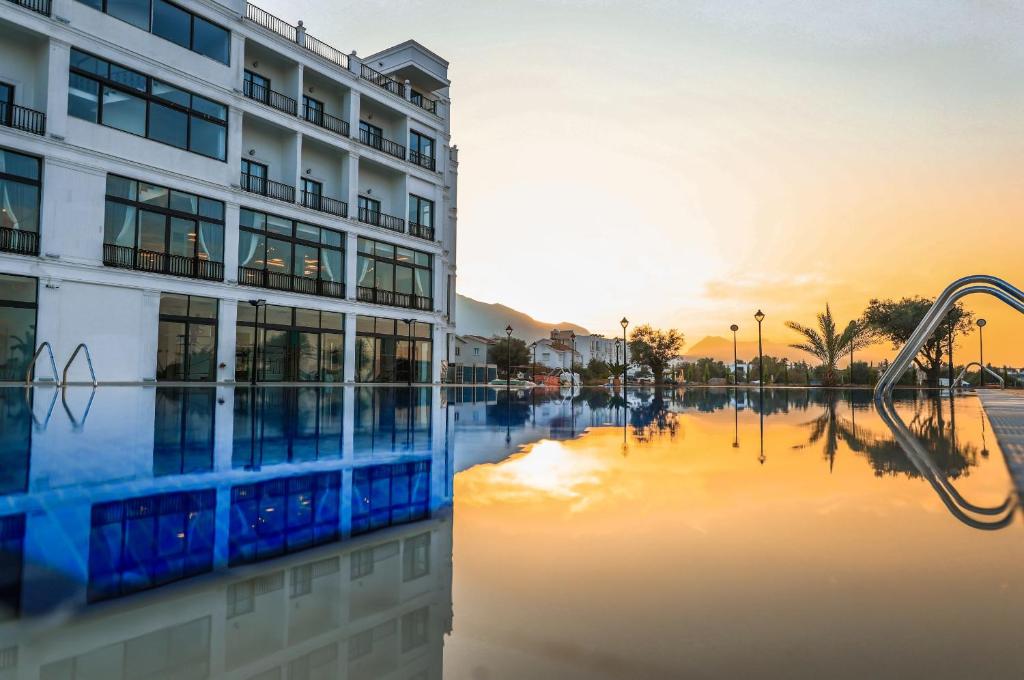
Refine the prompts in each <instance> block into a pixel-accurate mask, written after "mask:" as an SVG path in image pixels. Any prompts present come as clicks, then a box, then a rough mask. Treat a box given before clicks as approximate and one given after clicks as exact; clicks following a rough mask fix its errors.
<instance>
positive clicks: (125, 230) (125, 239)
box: [103, 201, 135, 248]
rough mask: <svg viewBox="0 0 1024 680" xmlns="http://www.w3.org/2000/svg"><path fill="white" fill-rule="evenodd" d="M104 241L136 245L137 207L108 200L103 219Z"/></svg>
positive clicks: (117, 244)
mask: <svg viewBox="0 0 1024 680" xmlns="http://www.w3.org/2000/svg"><path fill="white" fill-rule="evenodd" d="M103 242H104V243H109V244H111V245H115V246H122V247H125V248H132V247H134V246H135V208H134V207H132V206H130V205H125V204H123V203H115V202H113V201H107V208H106V214H105V216H104V220H103Z"/></svg>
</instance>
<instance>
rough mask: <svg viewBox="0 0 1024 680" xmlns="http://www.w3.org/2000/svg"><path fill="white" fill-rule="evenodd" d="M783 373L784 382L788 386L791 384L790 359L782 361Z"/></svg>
mask: <svg viewBox="0 0 1024 680" xmlns="http://www.w3.org/2000/svg"><path fill="white" fill-rule="evenodd" d="M782 371H783V373H784V374H785V377H784V378H783V380H785V381H786V384H787V385H788V384H789V359H783V360H782Z"/></svg>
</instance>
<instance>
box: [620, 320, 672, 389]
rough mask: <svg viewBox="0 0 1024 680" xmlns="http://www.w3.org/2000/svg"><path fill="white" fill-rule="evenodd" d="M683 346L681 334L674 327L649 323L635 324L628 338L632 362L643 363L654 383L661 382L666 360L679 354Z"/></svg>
mask: <svg viewBox="0 0 1024 680" xmlns="http://www.w3.org/2000/svg"><path fill="white" fill-rule="evenodd" d="M682 348H683V334H682V333H680V332H679V331H678V330H676V329H675V328H670V329H669V330H667V331H663V330H659V329H656V328H653V327H652V326H651V325H650V324H644V325H642V326H637V327H636V328H635V329H633V334H632V336H630V338H629V353H630V354H629V355H630V358H631V360H632V363H634V364H643V365H645V366H647V367H648V368H650V369H651V373H653V374H654V382H655V384H659V385H660V384H661V383H662V382H663V379H664V375H665V367H666V366H668V362H670V361H671V360H672V359H675V358H676V357H677V356H679V350H681V349H682Z"/></svg>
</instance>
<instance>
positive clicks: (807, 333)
mask: <svg viewBox="0 0 1024 680" xmlns="http://www.w3.org/2000/svg"><path fill="white" fill-rule="evenodd" d="M786 326H787V327H788V328H790V329H792V330H794V331H796V332H797V333H799V334H800V335H802V336H803V337H804V342H797V343H793V344H791V345H790V347H792V348H793V349H798V350H800V351H801V352H807V353H808V354H810V355H812V356H814V357H815V358H817V359H818V361H820V362H821V365H822V366H823V367H824V369H825V374H824V376H823V377H822V384H823V385H826V386H832V385H835V384H836V366H838V365H839V360H840V359H841V358H842V357H843V355H844V354H848V353H849V352H850V347H851V346H852V345H853V344H854V343H855V342H857V340H858V337H859V336H860V335H861V333H862V332H863V329H862V328H861V326H860V324H858V323H857V322H856V321H851V322H850V323H849V324H848V325H847V326H846V329H845V330H844V331H843V332H842V333H837V332H836V322H835V319H833V318H832V310H831V309H830V308H829V306H828V303H825V311H824V312H823V313H821V314H818V328H817V329H814V328H810V327H808V326H804V325H803V324H799V323H797V322H796V321H787V322H786ZM858 346H859V345H858Z"/></svg>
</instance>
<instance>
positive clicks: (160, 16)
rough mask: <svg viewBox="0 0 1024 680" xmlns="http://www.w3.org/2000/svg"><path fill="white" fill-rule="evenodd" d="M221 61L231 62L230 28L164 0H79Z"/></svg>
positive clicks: (224, 62)
mask: <svg viewBox="0 0 1024 680" xmlns="http://www.w3.org/2000/svg"><path fill="white" fill-rule="evenodd" d="M79 2H81V3H82V4H83V5H88V6H89V7H92V8H93V9H98V10H99V11H101V12H106V13H107V14H109V15H110V16H112V17H117V18H118V19H121V20H122V21H127V22H128V23H130V24H131V25H133V26H137V27H139V28H141V29H142V30H144V31H150V32H152V33H153V35H157V36H160V37H161V38H163V39H165V40H170V41H171V42H172V43H175V44H177V45H181V46H182V47H184V48H185V49H187V50H192V51H193V52H197V53H199V54H202V55H204V56H207V57H209V58H210V59H215V60H217V61H219V62H220V63H222V64H230V63H231V32H230V31H228V30H227V29H226V28H223V27H221V26H218V25H217V24H215V23H213V22H211V21H208V20H206V19H204V18H203V17H200V16H197V15H195V14H192V13H191V12H189V11H188V10H187V9H184V8H182V7H179V6H177V5H175V4H173V3H170V2H166V0H152V2H151V0H79ZM151 27H152V28H151Z"/></svg>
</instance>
